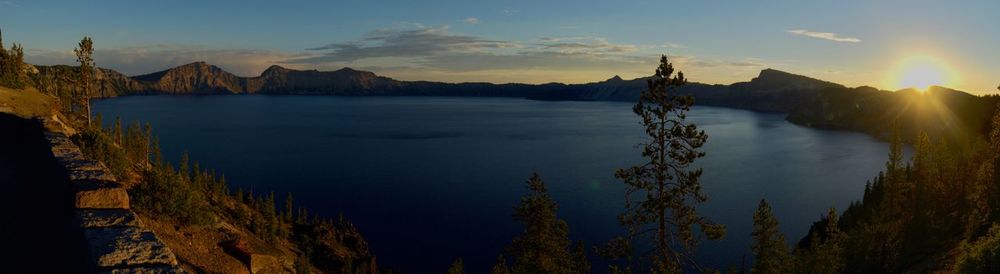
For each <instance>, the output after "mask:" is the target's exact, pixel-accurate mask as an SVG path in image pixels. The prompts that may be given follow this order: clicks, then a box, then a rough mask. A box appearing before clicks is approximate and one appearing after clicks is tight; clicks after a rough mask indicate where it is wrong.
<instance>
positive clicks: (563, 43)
mask: <svg viewBox="0 0 1000 274" xmlns="http://www.w3.org/2000/svg"><path fill="white" fill-rule="evenodd" d="M540 45H541V46H542V47H544V48H546V49H550V50H555V51H558V52H561V53H589V54H599V53H628V52H635V51H637V50H638V47H636V46H635V45H626V44H612V43H610V42H608V40H607V39H604V38H600V37H571V38H551V37H544V38H542V43H541V44H540Z"/></svg>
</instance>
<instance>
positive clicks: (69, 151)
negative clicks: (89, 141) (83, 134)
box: [45, 131, 187, 273]
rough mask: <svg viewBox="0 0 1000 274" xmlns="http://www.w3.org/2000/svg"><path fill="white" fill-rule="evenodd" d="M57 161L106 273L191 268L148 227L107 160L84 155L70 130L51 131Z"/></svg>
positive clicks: (92, 256)
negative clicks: (69, 135) (105, 161)
mask: <svg viewBox="0 0 1000 274" xmlns="http://www.w3.org/2000/svg"><path fill="white" fill-rule="evenodd" d="M45 138H46V139H47V140H48V142H49V145H50V147H51V148H52V154H53V155H54V156H55V158H56V160H57V161H59V163H60V164H61V165H62V166H63V167H65V169H66V174H68V175H69V181H70V183H71V184H72V185H73V190H74V193H75V195H74V196H75V198H74V199H75V201H74V204H75V206H76V209H75V210H76V220H75V222H76V223H77V224H78V225H79V226H80V228H81V230H82V231H83V237H84V238H85V239H86V244H87V249H88V250H87V251H88V254H87V256H88V258H89V261H90V262H91V263H92V264H93V266H94V267H95V269H97V270H98V271H99V272H102V273H187V272H186V271H184V270H183V269H182V268H180V267H179V266H178V263H177V258H176V256H174V253H173V252H171V251H170V248H167V246H166V245H165V244H164V243H163V242H162V241H160V240H159V239H158V238H157V237H156V234H154V233H153V231H151V230H149V229H146V228H144V227H143V225H142V223H141V222H140V220H139V218H138V216H136V214H135V212H133V211H132V210H131V209H129V206H130V205H129V197H128V192H127V191H126V190H125V187H124V186H122V185H121V184H120V183H118V181H117V179H116V178H115V177H114V176H113V175H112V174H111V172H110V171H108V169H107V168H106V167H105V166H104V164H102V163H100V162H97V161H92V160H89V159H87V158H86V157H84V155H83V153H82V152H81V151H80V148H78V147H77V146H76V145H75V144H73V142H72V141H70V139H69V137H68V136H66V134H65V133H62V132H58V131H49V132H46V134H45Z"/></svg>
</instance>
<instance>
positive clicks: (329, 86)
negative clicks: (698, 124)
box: [32, 62, 992, 136]
mask: <svg viewBox="0 0 1000 274" xmlns="http://www.w3.org/2000/svg"><path fill="white" fill-rule="evenodd" d="M37 71H38V73H36V74H33V76H32V79H34V81H35V84H36V86H38V87H39V90H42V91H45V92H48V93H50V94H55V95H65V94H70V93H72V92H75V91H74V90H72V89H71V88H70V87H72V86H73V85H74V84H75V81H76V71H75V67H69V66H48V67H46V66H38V67H37ZM97 78H98V82H99V84H98V86H99V88H98V93H99V94H98V97H113V96H122V95H135V94H308V95H349V96H370V95H377V96H387V95H405V96H422V95H431V96H489V97H520V98H529V99H535V100H581V101H628V102H632V101H636V100H638V98H639V93H640V92H641V91H642V90H645V89H646V88H647V80H648V77H646V78H637V79H632V80H625V79H622V78H621V77H618V76H615V77H612V78H610V79H608V80H605V81H600V82H593V83H585V84H561V83H549V84H492V83H442V82H430V81H399V80H395V79H392V78H388V77H384V76H379V75H376V74H375V73H372V72H368V71H359V70H354V69H351V68H343V69H340V70H336V71H318V70H294V69H288V68H284V67H280V66H276V65H275V66H271V67H269V68H268V69H267V70H265V71H264V72H263V73H261V75H259V76H256V77H240V76H236V75H234V74H232V73H229V72H227V71H225V70H223V69H221V68H219V67H216V66H213V65H210V64H207V63H205V62H195V63H191V64H187V65H182V66H179V67H175V68H171V69H168V70H164V71H160V72H155V73H151V74H146V75H140V76H133V77H128V76H125V75H122V74H121V73H118V72H115V71H113V70H108V69H101V70H100V71H99V73H98V75H97ZM677 92H678V93H681V94H689V95H692V96H694V97H695V102H696V103H697V104H700V105H709V106H721V107H731V108H738V109H747V110H754V111H767V112H780V113H790V115H789V118H788V119H789V121H792V122H795V123H799V124H802V125H809V126H816V127H825V128H837V129H849V130H858V131H864V132H868V133H872V134H874V135H876V136H880V135H883V133H884V132H881V131H884V129H885V128H884V126H880V125H885V124H886V123H887V122H889V121H888V120H886V119H888V118H885V119H880V120H879V119H873V118H872V117H883V116H885V115H886V113H889V112H887V111H890V110H892V111H893V112H891V113H894V115H901V117H905V118H906V119H910V120H911V121H913V122H907V124H906V125H905V126H907V127H917V126H918V124H920V123H924V122H927V121H934V122H933V123H934V125H933V126H934V128H938V129H942V130H943V128H945V127H955V125H956V124H957V123H956V122H955V121H952V120H944V118H942V117H931V118H928V117H925V116H922V115H924V114H926V113H921V112H913V111H909V110H900V109H899V108H900V106H907V102H914V101H913V100H914V99H913V98H920V97H913V96H906V94H915V93H914V92H895V93H894V92H891V91H882V90H877V89H874V88H864V87H862V88H847V87H844V86H843V85H840V84H836V83H832V82H828V81H823V80H819V79H814V78H810V77H806V76H802V75H796V74H792V73H787V72H783V71H779V70H774V69H765V70H762V71H761V72H760V74H759V75H758V76H757V77H755V78H753V79H751V80H750V81H747V82H738V83H734V84H731V85H709V84H702V83H693V82H692V83H689V84H688V85H685V86H683V87H680V88H679V89H678V90H677ZM929 94H931V95H932V96H930V97H928V98H931V99H933V100H935V101H937V102H938V108H947V109H951V110H954V111H955V112H959V114H960V115H958V118H961V119H965V121H966V122H964V124H963V125H962V126H961V129H962V130H972V131H976V130H979V129H981V128H982V126H981V124H983V123H984V122H982V120H983V119H985V118H983V117H989V116H988V115H986V114H984V112H987V110H988V109H991V108H989V107H988V106H992V103H990V102H992V101H990V102H987V101H989V100H992V99H989V98H985V99H984V98H982V97H976V96H972V95H969V94H967V93H964V92H960V91H955V90H948V89H944V88H937V89H936V90H933V91H932V92H930V93H929ZM939 95H940V96H939ZM925 101H926V100H925ZM894 117H895V116H894ZM932 118H933V119H932ZM958 118H956V119H958ZM893 119H895V118H893ZM922 119H926V120H922ZM876 120H877V121H876ZM876 131H879V132H876Z"/></svg>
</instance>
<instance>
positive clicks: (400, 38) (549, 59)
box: [284, 26, 656, 71]
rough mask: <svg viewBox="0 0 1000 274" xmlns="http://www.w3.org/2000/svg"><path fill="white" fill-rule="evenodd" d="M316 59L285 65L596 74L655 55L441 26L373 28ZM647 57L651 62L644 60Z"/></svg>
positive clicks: (582, 41)
mask: <svg viewBox="0 0 1000 274" xmlns="http://www.w3.org/2000/svg"><path fill="white" fill-rule="evenodd" d="M308 50H309V51H313V52H319V53H320V54H319V55H315V56H307V57H302V58H292V59H289V60H286V61H284V62H286V63H289V64H309V65H313V66H324V67H335V66H338V65H352V66H361V67H365V66H368V67H379V66H385V67H400V66H403V67H419V68H423V69H433V70H441V71H470V70H476V71H485V70H497V69H517V68H547V69H566V68H570V67H573V68H580V67H593V68H597V69H610V68H612V67H617V68H623V67H626V66H635V64H636V63H637V61H636V60H637V59H636V58H634V57H636V56H644V57H645V58H643V60H644V61H642V62H647V61H649V60H651V61H656V58H655V56H656V55H655V54H653V53H644V52H640V48H639V47H638V46H635V45H629V44H616V43H612V42H610V41H608V40H607V39H605V38H601V37H590V36H581V37H542V38H539V39H538V41H536V42H524V41H512V40H497V39H489V38H484V37H479V36H472V35H464V34H457V33H452V32H450V31H449V29H448V27H447V26H443V27H437V28H433V27H422V26H417V27H408V28H391V29H379V30H375V31H372V32H370V33H368V34H366V35H365V36H363V37H362V38H361V39H358V40H354V41H346V42H338V43H332V44H328V45H324V46H320V47H315V48H310V49H308ZM650 56H652V57H650Z"/></svg>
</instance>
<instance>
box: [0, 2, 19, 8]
mask: <svg viewBox="0 0 1000 274" xmlns="http://www.w3.org/2000/svg"><path fill="white" fill-rule="evenodd" d="M0 6H5V7H20V6H21V5H18V4H17V3H14V1H0Z"/></svg>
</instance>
